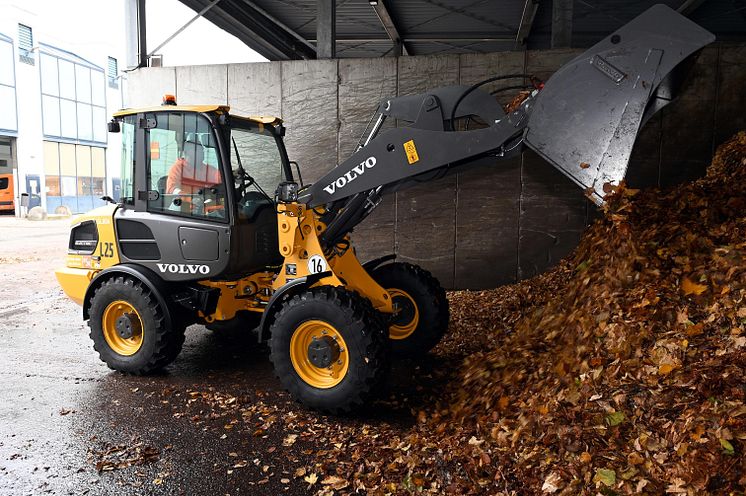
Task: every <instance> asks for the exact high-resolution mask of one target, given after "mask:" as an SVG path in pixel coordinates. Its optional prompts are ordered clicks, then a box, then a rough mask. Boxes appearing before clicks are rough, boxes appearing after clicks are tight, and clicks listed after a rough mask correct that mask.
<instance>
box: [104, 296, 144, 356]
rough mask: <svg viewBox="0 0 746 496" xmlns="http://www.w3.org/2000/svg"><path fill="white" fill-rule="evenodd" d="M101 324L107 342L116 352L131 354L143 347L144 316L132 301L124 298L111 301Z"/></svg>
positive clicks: (124, 354)
mask: <svg viewBox="0 0 746 496" xmlns="http://www.w3.org/2000/svg"><path fill="white" fill-rule="evenodd" d="M101 326H102V327H103V330H104V339H105V340H106V343H107V344H108V345H109V347H110V348H111V349H112V351H114V352H115V353H117V354H119V355H123V356H131V355H134V354H135V353H137V351H138V350H139V349H140V347H142V342H143V331H142V328H143V325H142V318H140V314H139V313H137V310H135V307H133V306H132V305H131V304H130V303H128V302H126V301H124V300H117V301H113V302H111V303H109V306H107V307H106V309H105V310H104V315H103V317H102V319H101ZM117 326H119V328H118V327H117Z"/></svg>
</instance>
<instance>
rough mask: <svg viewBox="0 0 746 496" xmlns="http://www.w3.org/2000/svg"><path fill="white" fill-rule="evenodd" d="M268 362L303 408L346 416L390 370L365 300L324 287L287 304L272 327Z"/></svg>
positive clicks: (381, 338)
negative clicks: (345, 413)
mask: <svg viewBox="0 0 746 496" xmlns="http://www.w3.org/2000/svg"><path fill="white" fill-rule="evenodd" d="M270 332H271V338H270V340H269V347H270V351H271V353H270V359H271V360H272V364H273V365H274V368H275V373H276V374H277V377H278V378H279V379H280V381H281V382H282V384H283V386H285V388H286V389H287V390H288V391H289V392H290V394H291V395H292V396H293V397H294V398H295V399H296V400H298V401H300V402H301V403H303V404H304V405H306V406H309V407H311V408H315V409H318V410H321V411H325V412H330V413H335V414H336V413H344V412H348V411H351V410H353V409H355V408H358V407H360V406H362V405H363V404H365V402H366V401H368V400H369V399H370V398H371V397H372V396H373V395H374V394H375V392H376V391H377V389H378V388H379V386H380V385H381V384H382V383H383V380H384V378H385V376H386V372H387V371H388V365H389V363H388V353H387V350H388V344H387V340H386V335H385V332H386V331H385V330H384V328H383V327H382V325H381V323H380V318H378V316H377V315H376V314H375V311H374V310H373V308H372V307H371V305H370V303H369V302H368V301H367V300H364V299H363V298H361V297H360V296H358V295H357V294H355V293H352V292H349V291H346V290H344V289H342V288H335V287H331V286H322V287H318V288H313V289H310V290H307V291H305V292H303V293H300V294H297V295H295V296H293V297H292V298H290V299H289V300H288V301H286V302H285V303H284V304H283V306H282V308H281V309H280V310H279V311H278V313H277V314H276V316H275V319H274V322H273V323H272V327H271V328H270Z"/></svg>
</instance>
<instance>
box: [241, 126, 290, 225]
mask: <svg viewBox="0 0 746 496" xmlns="http://www.w3.org/2000/svg"><path fill="white" fill-rule="evenodd" d="M230 157H231V169H232V173H233V178H234V182H235V188H236V198H237V199H238V213H239V215H241V216H245V217H248V218H253V216H254V214H255V213H256V212H257V210H258V209H259V208H260V207H261V206H262V205H267V204H272V203H273V199H272V198H273V195H274V192H275V190H276V189H277V186H278V184H280V182H282V181H283V180H284V179H285V173H284V164H283V160H282V154H281V152H280V141H279V138H277V137H276V136H275V135H274V134H273V133H272V132H271V131H270V130H269V128H268V127H266V126H263V125H261V124H258V123H254V122H248V121H243V120H242V121H238V122H234V123H233V127H232V128H231V150H230Z"/></svg>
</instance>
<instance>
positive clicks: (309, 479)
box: [303, 473, 319, 487]
mask: <svg viewBox="0 0 746 496" xmlns="http://www.w3.org/2000/svg"><path fill="white" fill-rule="evenodd" d="M303 480H304V481H306V482H308V487H311V486H313V485H314V484H316V482H318V480H319V476H318V475H316V473H310V474H308V475H307V476H305V477H303Z"/></svg>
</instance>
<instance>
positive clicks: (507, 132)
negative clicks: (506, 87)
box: [298, 5, 715, 246]
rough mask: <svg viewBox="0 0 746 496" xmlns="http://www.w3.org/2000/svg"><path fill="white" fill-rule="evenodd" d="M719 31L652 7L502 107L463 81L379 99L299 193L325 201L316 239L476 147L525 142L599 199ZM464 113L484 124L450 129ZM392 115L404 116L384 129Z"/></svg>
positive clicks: (350, 224) (337, 232) (510, 147)
mask: <svg viewBox="0 0 746 496" xmlns="http://www.w3.org/2000/svg"><path fill="white" fill-rule="evenodd" d="M714 39H715V37H714V35H712V34H711V33H709V32H708V31H706V30H704V29H703V28H701V27H700V26H698V25H697V24H695V23H693V22H692V21H690V20H689V19H687V18H686V17H684V16H682V15H680V14H678V13H676V12H675V11H673V10H672V9H670V8H668V7H666V6H664V5H656V6H654V7H652V8H650V9H648V10H647V11H646V12H644V13H643V14H641V15H640V16H638V17H637V18H635V19H634V20H633V21H631V22H630V23H628V24H626V25H625V26H623V27H622V28H620V29H619V30H618V31H616V32H614V33H612V34H611V35H609V36H608V37H607V38H605V39H604V40H602V41H601V42H599V43H597V44H596V45H594V46H593V47H592V48H590V49H589V50H587V51H586V52H584V53H583V54H582V55H580V56H579V57H577V58H575V59H573V60H572V61H570V62H569V63H567V64H566V65H564V66H563V67H562V68H560V69H559V70H558V71H557V72H556V73H555V74H554V75H553V76H552V77H551V78H550V79H549V80H548V81H547V82H546V84H544V85H537V86H536V87H535V89H534V90H533V91H532V92H531V94H530V95H529V96H528V97H527V98H526V99H525V100H524V101H523V102H522V103H521V104H520V106H519V107H518V108H516V109H515V110H513V111H511V112H510V113H509V114H507V115H506V114H505V113H504V112H503V110H502V108H501V107H500V105H499V104H498V103H497V101H496V99H495V98H494V97H492V96H490V95H488V94H487V93H485V92H483V91H481V90H479V89H476V87H468V86H449V87H443V88H438V89H435V90H432V91H430V92H428V93H425V94H420V95H412V96H403V97H398V98H390V99H387V100H384V101H383V102H381V104H380V106H379V108H378V110H377V116H374V119H371V122H375V123H374V124H373V126H372V128H371V126H370V124H369V126H368V127H369V133H368V134H367V137H366V138H364V139H362V140H361V142H360V143H359V146H358V149H357V151H356V152H355V153H353V154H352V156H351V157H350V158H348V159H347V160H345V161H344V162H342V163H341V164H340V165H338V166H337V167H336V168H334V169H333V170H331V171H330V172H329V173H328V174H326V175H325V176H324V177H322V178H321V179H319V180H318V181H317V182H316V183H315V184H313V185H311V186H310V187H308V188H306V189H304V190H302V191H301V192H300V194H299V197H298V201H299V202H301V203H305V204H307V205H308V206H310V207H312V208H313V207H316V206H320V205H326V206H327V214H326V219H325V221H326V223H327V225H328V228H327V230H326V231H325V232H324V233H323V235H322V242H323V244H325V245H326V246H331V245H333V244H334V243H336V242H337V241H338V240H339V239H341V237H343V236H344V235H346V234H347V233H348V232H349V231H350V230H352V229H353V228H354V226H355V225H357V224H358V223H359V222H360V221H362V220H363V219H364V218H365V217H366V216H367V215H368V214H369V213H370V212H371V211H372V210H373V209H374V208H375V206H376V205H377V204H378V203H379V202H380V200H381V195H382V194H383V193H385V192H386V191H391V190H394V189H401V188H402V187H405V186H406V185H407V184H408V183H412V182H421V181H426V180H428V179H429V178H431V177H435V176H436V175H438V174H445V173H447V172H448V170H449V169H450V168H452V167H455V166H458V165H460V164H462V163H464V162H467V161H469V160H472V159H474V158H477V157H480V156H483V155H487V154H490V155H495V156H498V157H505V156H508V155H509V154H511V152H513V151H519V150H520V147H519V145H520V144H521V143H525V144H527V145H528V146H529V147H530V148H531V149H533V150H535V151H536V152H537V153H539V154H540V155H541V156H542V157H544V158H545V159H546V160H547V161H549V162H550V163H551V164H552V165H554V166H555V167H556V168H558V169H559V170H561V171H562V172H563V173H565V174H566V175H567V176H568V177H570V178H571V179H572V180H573V181H575V182H576V183H577V184H578V185H579V186H581V187H582V188H584V189H585V190H586V194H587V195H588V196H589V198H591V199H592V200H593V201H595V202H596V203H599V204H600V203H601V202H602V201H603V197H604V194H605V193H606V192H608V190H609V187H610V186H613V185H616V184H618V183H619V182H620V181H621V180H622V179H623V178H624V176H625V174H626V170H627V164H628V162H629V157H630V154H631V152H632V147H633V145H634V142H635V139H636V137H637V133H638V132H639V129H640V127H641V126H642V124H643V123H644V122H645V121H646V120H647V119H649V118H650V116H652V115H653V114H654V113H655V112H657V111H658V110H660V109H661V108H662V107H663V106H665V105H666V104H667V103H669V102H670V101H671V100H672V99H673V98H674V97H675V96H676V95H675V93H676V91H677V90H678V88H679V87H680V82H681V80H682V77H683V75H682V73H683V72H685V69H687V68H688V67H689V66H690V65H691V63H684V62H685V61H686V60H687V59H689V60H690V61H691V60H692V58H693V56H694V54H695V53H696V52H697V51H698V50H700V49H701V48H703V47H704V46H706V45H707V44H709V43H711V42H712V41H714ZM511 77H512V78H513V79H512V80H511V82H512V83H513V84H514V83H515V82H516V79H515V78H524V79H522V80H523V81H524V82H525V81H526V80H527V78H528V75H523V74H520V75H508V76H503V78H505V79H506V80H507V79H509V78H511ZM492 79H499V78H492ZM466 117H468V118H469V119H470V120H472V119H473V120H474V121H476V122H479V123H480V124H481V127H479V128H476V129H475V128H473V127H472V129H469V128H468V127H466V128H465V129H464V126H459V125H457V121H458V120H460V119H461V120H463V119H464V118H466ZM387 118H395V119H399V120H400V121H404V122H405V123H410V124H409V125H408V126H406V127H398V128H394V129H388V130H386V131H383V132H380V130H381V127H382V125H383V123H384V121H385V120H386V119H387ZM366 131H368V130H366Z"/></svg>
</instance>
